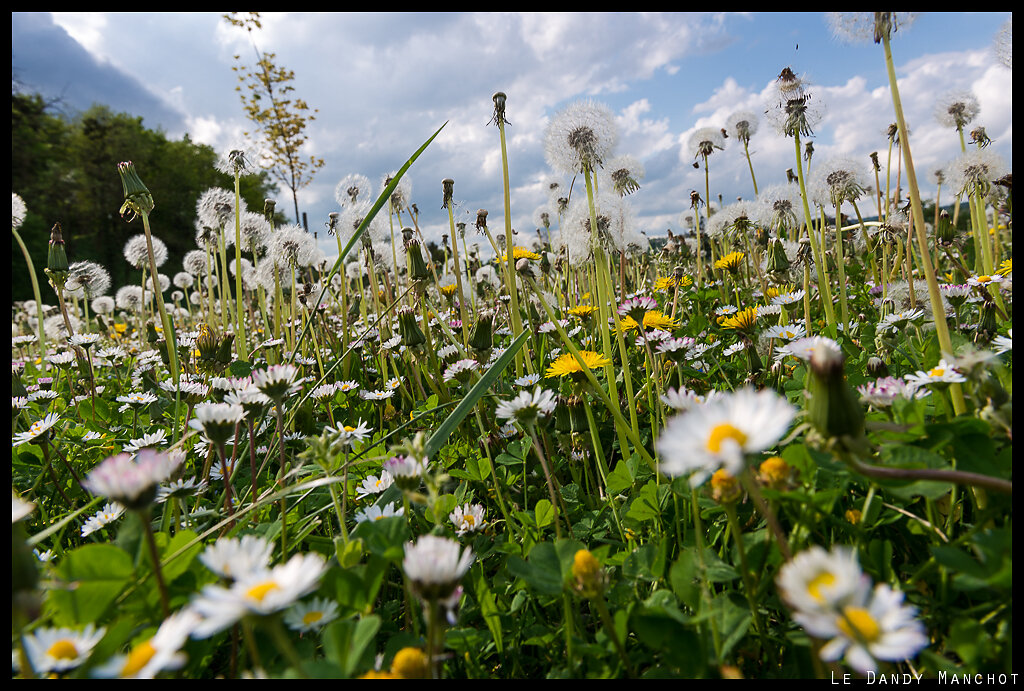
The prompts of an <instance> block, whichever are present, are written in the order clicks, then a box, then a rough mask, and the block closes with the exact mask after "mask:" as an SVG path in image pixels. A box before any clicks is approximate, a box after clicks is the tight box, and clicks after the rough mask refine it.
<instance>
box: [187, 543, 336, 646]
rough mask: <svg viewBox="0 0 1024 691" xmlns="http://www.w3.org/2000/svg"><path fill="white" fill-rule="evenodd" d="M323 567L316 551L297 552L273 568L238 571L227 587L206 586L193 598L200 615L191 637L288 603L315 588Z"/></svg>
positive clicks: (285, 606) (279, 607)
mask: <svg viewBox="0 0 1024 691" xmlns="http://www.w3.org/2000/svg"><path fill="white" fill-rule="evenodd" d="M325 570H326V563H325V562H324V558H323V557H322V556H320V555H319V554H315V553H313V554H296V555H295V556H293V557H292V558H291V559H290V560H289V561H288V563H286V564H281V565H279V566H275V567H273V568H272V569H258V570H256V571H250V572H248V573H239V574H238V575H237V580H236V581H235V582H234V584H233V585H232V586H231V587H230V588H224V587H222V586H219V585H208V586H206V587H205V588H203V590H202V592H201V593H200V594H199V595H198V596H196V598H195V599H193V601H192V607H193V608H194V609H195V611H197V612H198V613H199V614H201V615H202V616H203V621H202V622H201V623H200V624H198V625H197V626H196V627H195V629H194V631H193V634H192V635H193V636H195V637H196V638H208V637H209V636H212V635H213V634H215V633H219V632H220V631H223V630H224V629H227V628H230V627H231V626H232V625H233V624H235V623H236V622H238V621H239V620H240V619H241V618H242V617H244V616H246V615H250V614H255V615H266V614H272V613H274V612H278V611H280V610H282V609H285V608H287V607H289V606H291V605H292V604H293V603H294V602H295V601H296V600H298V599H299V598H300V597H302V596H303V595H305V594H307V593H309V592H310V591H312V590H314V589H315V588H316V586H317V583H318V582H319V581H320V577H321V576H322V575H323V572H324V571H325Z"/></svg>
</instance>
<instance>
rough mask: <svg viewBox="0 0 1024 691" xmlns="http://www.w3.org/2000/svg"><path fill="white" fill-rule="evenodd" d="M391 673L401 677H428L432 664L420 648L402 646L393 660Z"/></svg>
mask: <svg viewBox="0 0 1024 691" xmlns="http://www.w3.org/2000/svg"><path fill="white" fill-rule="evenodd" d="M391 673H392V674H395V675H396V676H398V678H399V679H427V678H429V677H430V664H429V663H428V662H427V656H426V654H424V652H423V651H422V650H420V649H419V648H402V649H401V650H399V651H398V652H397V653H395V659H394V660H392V662H391Z"/></svg>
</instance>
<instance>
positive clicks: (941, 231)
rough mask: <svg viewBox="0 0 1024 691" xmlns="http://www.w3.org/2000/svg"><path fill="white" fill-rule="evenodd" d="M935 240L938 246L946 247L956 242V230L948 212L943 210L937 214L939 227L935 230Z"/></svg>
mask: <svg viewBox="0 0 1024 691" xmlns="http://www.w3.org/2000/svg"><path fill="white" fill-rule="evenodd" d="M935 240H936V242H938V243H939V244H940V245H942V246H944V247H948V246H950V245H952V244H953V242H954V241H955V240H956V228H954V227H953V223H952V221H951V220H950V218H949V212H948V211H945V210H943V211H942V212H940V213H939V225H938V227H936V229H935Z"/></svg>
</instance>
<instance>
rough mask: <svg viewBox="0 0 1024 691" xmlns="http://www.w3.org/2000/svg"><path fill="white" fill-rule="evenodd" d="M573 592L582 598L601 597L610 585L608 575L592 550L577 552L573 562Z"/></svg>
mask: <svg viewBox="0 0 1024 691" xmlns="http://www.w3.org/2000/svg"><path fill="white" fill-rule="evenodd" d="M572 577H573V584H572V587H573V590H575V591H576V592H577V593H578V594H579V596H580V597H583V598H586V599H591V598H595V597H600V595H601V594H602V593H603V592H604V590H605V588H606V587H607V585H608V575H607V574H606V573H605V571H604V569H603V568H601V562H599V561H598V560H597V558H596V557H595V556H594V555H593V554H592V553H591V552H590V550H586V549H581V550H577V551H576V554H575V556H573V560H572Z"/></svg>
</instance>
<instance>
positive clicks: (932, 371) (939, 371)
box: [928, 367, 946, 377]
mask: <svg viewBox="0 0 1024 691" xmlns="http://www.w3.org/2000/svg"><path fill="white" fill-rule="evenodd" d="M945 373H946V370H944V369H942V368H939V367H933V368H932V369H930V370H928V375H929V376H931V377H941V376H942V375H943V374H945Z"/></svg>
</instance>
